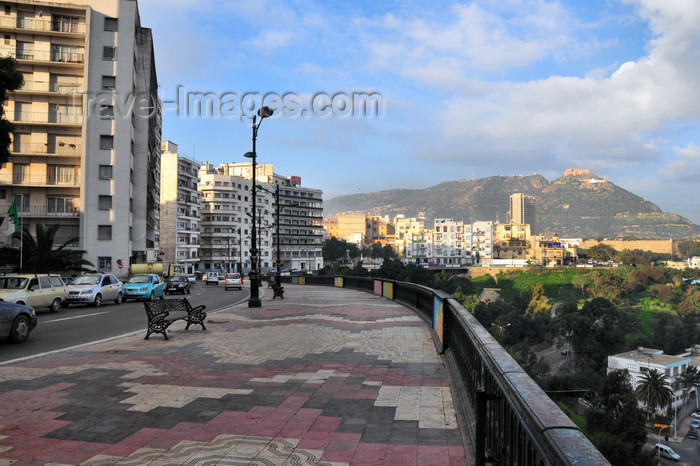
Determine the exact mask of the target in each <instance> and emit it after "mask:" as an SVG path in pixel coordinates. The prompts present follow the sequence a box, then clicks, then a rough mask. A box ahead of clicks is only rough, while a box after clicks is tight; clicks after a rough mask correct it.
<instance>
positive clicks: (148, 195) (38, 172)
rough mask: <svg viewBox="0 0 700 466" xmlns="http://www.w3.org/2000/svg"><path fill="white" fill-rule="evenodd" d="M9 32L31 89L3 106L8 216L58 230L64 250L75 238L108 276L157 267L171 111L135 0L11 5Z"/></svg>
mask: <svg viewBox="0 0 700 466" xmlns="http://www.w3.org/2000/svg"><path fill="white" fill-rule="evenodd" d="M0 32H1V33H2V34H3V38H4V42H3V43H2V45H0V53H2V55H4V56H7V55H10V56H14V57H15V58H16V59H17V70H18V71H19V72H21V73H22V74H23V75H24V81H25V83H24V86H23V87H22V88H21V89H19V90H17V91H15V92H13V93H11V94H10V95H9V98H8V102H7V103H6V107H5V108H6V112H7V117H8V119H9V120H10V121H12V122H13V123H14V125H15V132H14V134H13V138H12V144H11V146H10V151H11V153H12V156H11V158H10V160H9V163H7V164H5V165H4V166H3V167H2V168H0V210H3V211H6V209H7V208H8V207H9V206H10V205H11V204H12V202H15V203H16V205H17V211H18V216H19V217H20V222H21V223H22V224H23V225H24V226H28V227H29V229H30V231H32V232H33V231H34V230H35V228H36V225H37V224H38V223H42V224H44V225H45V226H48V225H59V226H60V228H59V230H58V234H57V237H56V241H57V242H59V243H61V242H64V241H67V240H69V239H72V238H78V241H77V243H75V246H76V247H78V248H80V249H84V250H85V251H86V252H87V253H86V255H85V258H86V259H87V260H89V261H90V262H92V263H93V264H94V267H95V268H96V269H98V270H101V271H105V272H112V273H115V274H118V275H124V274H125V273H126V270H127V268H128V265H129V263H137V262H144V261H146V260H153V259H155V256H156V252H157V251H158V250H159V240H160V238H159V221H160V218H159V217H160V199H159V197H160V142H161V141H160V138H161V117H162V107H161V103H160V101H159V99H158V95H157V88H158V80H157V75H156V68H155V59H154V56H153V38H152V35H151V30H150V29H147V28H144V27H142V26H141V23H140V18H139V12H138V4H137V2H136V1H134V0H66V1H57V2H43V1H33V0H16V1H9V0H8V1H2V2H0ZM131 104H133V105H131ZM122 267H123V268H122Z"/></svg>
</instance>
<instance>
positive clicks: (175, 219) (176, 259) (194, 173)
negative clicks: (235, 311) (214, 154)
mask: <svg viewBox="0 0 700 466" xmlns="http://www.w3.org/2000/svg"><path fill="white" fill-rule="evenodd" d="M161 148H162V153H161V161H160V168H161V181H160V189H161V191H160V252H161V256H160V258H161V259H162V260H163V262H165V263H167V264H181V265H183V266H184V267H185V271H186V272H187V273H192V272H194V271H195V270H199V190H198V187H199V163H197V162H195V161H194V160H193V159H191V158H188V157H185V156H184V155H182V154H178V151H177V144H175V143H173V142H171V141H163V143H162V146H161Z"/></svg>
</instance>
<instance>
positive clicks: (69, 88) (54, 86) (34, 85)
mask: <svg viewBox="0 0 700 466" xmlns="http://www.w3.org/2000/svg"><path fill="white" fill-rule="evenodd" d="M17 90H18V91H26V92H55V93H57V94H73V93H81V92H82V90H83V84H82V83H79V82H74V83H57V82H50V81H25V82H24V84H23V85H22V87H20V88H19V89H17Z"/></svg>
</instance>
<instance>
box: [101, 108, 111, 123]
mask: <svg viewBox="0 0 700 466" xmlns="http://www.w3.org/2000/svg"><path fill="white" fill-rule="evenodd" d="M100 118H102V119H103V120H109V119H113V118H114V105H100Z"/></svg>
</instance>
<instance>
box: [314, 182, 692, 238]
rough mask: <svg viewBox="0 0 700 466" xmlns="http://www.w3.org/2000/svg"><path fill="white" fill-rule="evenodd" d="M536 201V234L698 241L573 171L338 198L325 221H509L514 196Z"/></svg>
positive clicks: (679, 222)
mask: <svg viewBox="0 0 700 466" xmlns="http://www.w3.org/2000/svg"><path fill="white" fill-rule="evenodd" d="M518 192H520V193H525V194H529V195H532V196H534V197H535V205H536V222H537V228H536V229H537V232H538V233H548V234H556V235H559V236H561V237H584V238H590V237H598V236H604V237H609V238H614V237H621V236H634V237H637V238H649V239H666V238H694V237H700V226H698V225H695V224H693V223H692V222H691V221H690V220H688V219H686V218H683V217H681V216H680V215H677V214H673V213H665V212H662V211H661V209H660V208H659V207H658V206H657V205H656V204H654V203H652V202H649V201H646V200H644V199H642V198H641V197H639V196H637V195H636V194H633V193H631V192H629V191H627V190H625V189H623V188H621V187H619V186H617V185H615V184H614V183H612V182H610V181H608V180H607V179H605V178H600V177H598V176H596V175H594V174H592V173H591V172H589V171H588V170H583V169H570V170H567V171H566V172H565V173H564V176H562V177H561V178H559V179H557V180H554V181H552V182H551V183H550V182H549V181H547V179H546V178H544V177H543V176H541V175H537V174H535V175H529V176H490V177H487V178H480V179H472V180H459V181H445V182H442V183H440V184H437V185H435V186H431V187H429V188H426V189H392V190H387V191H378V192H373V193H363V194H351V195H346V196H339V197H335V198H332V199H329V200H327V201H325V202H324V216H325V217H333V216H335V215H337V214H339V213H367V214H370V215H391V216H396V215H398V214H404V215H405V216H406V217H418V216H420V215H423V216H424V217H425V219H426V226H429V225H432V222H433V219H435V218H454V219H460V220H464V221H467V222H473V221H477V220H492V221H500V222H505V221H507V217H508V208H509V204H510V201H509V198H510V195H511V194H513V193H518Z"/></svg>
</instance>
